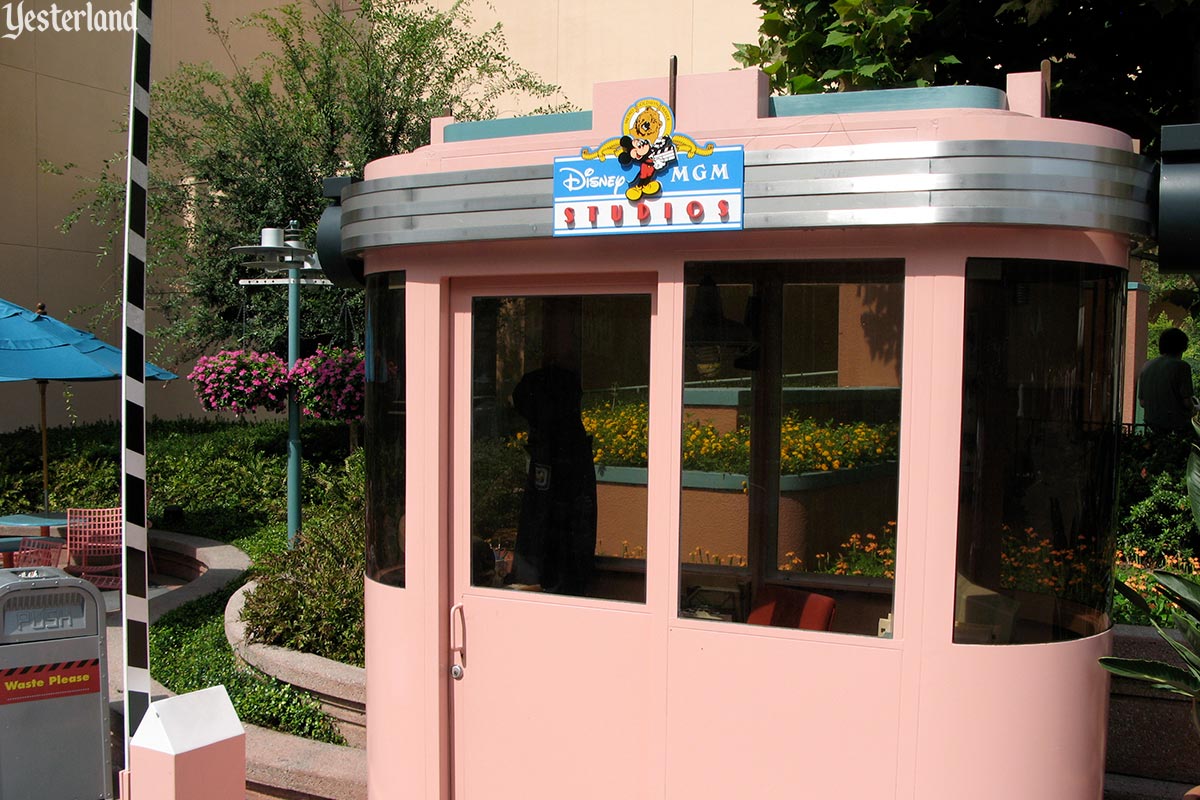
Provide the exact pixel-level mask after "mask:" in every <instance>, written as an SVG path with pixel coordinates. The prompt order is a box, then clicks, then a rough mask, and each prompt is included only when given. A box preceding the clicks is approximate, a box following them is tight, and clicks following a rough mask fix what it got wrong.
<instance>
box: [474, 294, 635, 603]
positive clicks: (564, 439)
mask: <svg viewBox="0 0 1200 800" xmlns="http://www.w3.org/2000/svg"><path fill="white" fill-rule="evenodd" d="M472 310H473V314H472V367H471V369H472V373H471V374H472V441H471V560H472V563H471V582H472V585H474V586H489V587H495V588H503V587H507V588H513V589H522V590H526V591H542V592H553V593H557V594H569V595H574V596H581V597H604V598H610V599H618V600H631V601H636V602H644V601H645V595H646V576H645V561H644V559H645V555H646V550H645V548H646V521H647V508H646V467H647V464H648V459H647V452H646V450H647V446H646V442H647V440H646V428H647V414H648V407H647V403H646V396H647V387H648V385H649V377H650V371H649V370H650V298H649V296H647V295H576V296H548V297H536V296H535V297H480V298H476V299H475V300H474V301H473V307H472Z"/></svg>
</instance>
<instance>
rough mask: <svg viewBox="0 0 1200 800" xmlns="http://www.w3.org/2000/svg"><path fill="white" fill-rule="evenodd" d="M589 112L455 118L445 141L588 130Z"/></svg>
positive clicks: (466, 140) (590, 116) (447, 131)
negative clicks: (468, 120)
mask: <svg viewBox="0 0 1200 800" xmlns="http://www.w3.org/2000/svg"><path fill="white" fill-rule="evenodd" d="M591 129H592V112H590V111H568V112H566V113H565V114H540V115H538V116H536V117H506V118H504V119H484V120H479V121H478V122H455V123H453V124H451V125H447V126H446V130H445V132H444V134H443V136H444V137H445V141H447V142H473V141H478V140H480V139H504V138H507V137H510V136H532V135H534V134H538V133H563V132H565V131H590V130H591Z"/></svg>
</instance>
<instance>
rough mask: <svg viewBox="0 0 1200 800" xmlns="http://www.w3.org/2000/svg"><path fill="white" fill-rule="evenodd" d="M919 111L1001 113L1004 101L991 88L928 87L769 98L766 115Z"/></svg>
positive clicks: (997, 92)
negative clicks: (942, 110) (982, 109)
mask: <svg viewBox="0 0 1200 800" xmlns="http://www.w3.org/2000/svg"><path fill="white" fill-rule="evenodd" d="M923 108H988V109H996V110H1000V111H1003V110H1005V109H1007V108H1008V97H1007V96H1006V95H1005V94H1004V92H1002V91H1000V90H999V89H994V88H992V87H991V86H929V87H925V88H921V89H871V90H868V91H862V92H830V93H828V94H794V95H786V96H780V97H772V98H770V112H769V113H770V115H771V116H772V117H805V116H815V115H817V114H857V113H862V112H868V111H915V110H919V109H923Z"/></svg>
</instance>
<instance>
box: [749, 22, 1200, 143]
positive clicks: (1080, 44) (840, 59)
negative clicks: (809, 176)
mask: <svg viewBox="0 0 1200 800" xmlns="http://www.w3.org/2000/svg"><path fill="white" fill-rule="evenodd" d="M755 2H756V4H757V5H758V6H759V8H761V9H762V11H763V21H762V25H761V27H760V28H759V39H758V42H757V43H753V44H740V45H736V47H737V50H736V52H735V53H734V57H735V58H736V59H738V60H739V61H740V62H741V63H742V64H745V65H747V66H761V67H762V68H763V69H764V70H765V71H766V72H768V73H769V74H770V75H771V85H772V88H773V89H774V90H775V91H777V92H780V93H792V94H796V93H804V92H822V91H839V90H846V89H861V88H887V87H893V86H922V85H929V84H965V83H969V84H978V85H983V86H1003V81H1004V75H1005V74H1007V73H1009V72H1031V71H1036V70H1037V69H1039V65H1040V64H1041V62H1042V60H1043V59H1048V60H1050V61H1051V62H1052V63H1053V70H1052V75H1053V85H1052V87H1051V111H1052V113H1053V114H1054V115H1055V116H1059V117H1064V118H1067V119H1079V120H1084V121H1087V122H1095V123H1098V124H1101V125H1108V126H1110V127H1114V128H1117V129H1118V130H1122V131H1125V132H1126V133H1129V134H1130V135H1132V136H1134V137H1135V138H1139V139H1141V140H1142V142H1143V144H1144V145H1146V147H1147V148H1148V149H1149V150H1150V151H1152V150H1153V149H1154V148H1155V146H1156V143H1157V139H1158V130H1159V126H1160V125H1164V124H1172V123H1180V122H1191V121H1193V120H1194V119H1195V117H1196V112H1197V105H1196V103H1197V97H1198V93H1200V49H1198V48H1196V47H1195V42H1196V41H1197V38H1198V36H1200V3H1195V2H1194V0H1073V1H1072V2H1065V0H1010V1H1009V2H1001V1H1000V0H992V2H976V0H908V2H902V1H901V0H838V1H837V2H833V3H829V2H815V1H814V2H808V1H807V0H755ZM955 56H956V57H957V58H955Z"/></svg>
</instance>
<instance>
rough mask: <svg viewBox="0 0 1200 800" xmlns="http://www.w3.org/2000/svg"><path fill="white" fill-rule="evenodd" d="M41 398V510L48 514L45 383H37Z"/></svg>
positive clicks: (47, 441) (48, 481)
mask: <svg viewBox="0 0 1200 800" xmlns="http://www.w3.org/2000/svg"><path fill="white" fill-rule="evenodd" d="M37 384H38V393H39V394H40V395H41V396H42V510H43V511H45V512H46V513H47V514H48V513H50V439H49V436H48V434H47V433H46V381H38V382H37Z"/></svg>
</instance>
